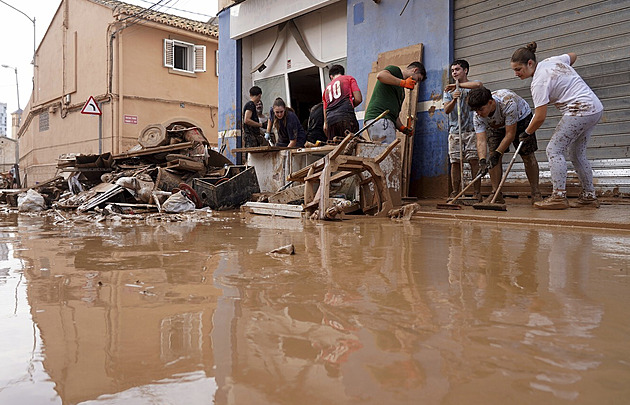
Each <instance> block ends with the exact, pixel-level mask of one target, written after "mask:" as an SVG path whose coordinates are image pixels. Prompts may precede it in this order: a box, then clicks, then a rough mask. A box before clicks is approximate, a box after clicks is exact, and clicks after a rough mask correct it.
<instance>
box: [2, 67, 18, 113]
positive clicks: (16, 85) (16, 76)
mask: <svg viewBox="0 0 630 405" xmlns="http://www.w3.org/2000/svg"><path fill="white" fill-rule="evenodd" d="M2 67H3V68H7V69H13V71H15V88H16V90H17V105H18V110H21V109H22V108H21V107H20V84H19V82H18V72H17V68H16V67H13V66H9V65H2Z"/></svg>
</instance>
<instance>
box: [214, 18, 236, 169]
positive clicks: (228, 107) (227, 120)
mask: <svg viewBox="0 0 630 405" xmlns="http://www.w3.org/2000/svg"><path fill="white" fill-rule="evenodd" d="M240 61H241V54H240V42H239V41H235V40H233V39H230V10H229V9H226V10H223V11H221V12H220V13H219V123H218V124H219V125H218V130H219V148H221V147H222V146H223V144H224V143H227V145H226V151H225V152H223V154H224V155H225V156H227V157H228V159H230V160H231V161H232V162H234V163H237V162H236V156H235V155H234V154H233V153H230V152H229V151H230V150H231V149H234V148H236V147H238V146H240V145H238V143H239V141H240V137H235V136H227V137H226V136H223V137H221V134H222V132H223V133H225V131H234V130H237V129H240V128H241V114H240V113H239V111H240V104H241V101H240V100H241V94H240V91H239V90H240V88H241V86H240V83H241V70H240V66H241V62H240ZM237 83H238V85H237Z"/></svg>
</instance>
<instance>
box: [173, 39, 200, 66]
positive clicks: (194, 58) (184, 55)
mask: <svg viewBox="0 0 630 405" xmlns="http://www.w3.org/2000/svg"><path fill="white" fill-rule="evenodd" d="M164 67H167V68H170V69H173V70H181V71H184V72H190V73H194V72H205V71H206V47H205V45H194V44H190V43H188V42H182V41H177V40H174V39H164Z"/></svg>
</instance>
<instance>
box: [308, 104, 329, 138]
mask: <svg viewBox="0 0 630 405" xmlns="http://www.w3.org/2000/svg"><path fill="white" fill-rule="evenodd" d="M306 140H307V141H309V142H310V143H317V141H320V142H324V143H325V142H327V141H328V138H327V137H326V134H325V133H324V103H318V104H315V105H314V106H313V107H311V110H310V113H309V116H308V128H307V129H306Z"/></svg>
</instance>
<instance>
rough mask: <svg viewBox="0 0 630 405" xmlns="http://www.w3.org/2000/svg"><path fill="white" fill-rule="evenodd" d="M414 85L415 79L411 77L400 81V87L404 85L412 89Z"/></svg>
mask: <svg viewBox="0 0 630 405" xmlns="http://www.w3.org/2000/svg"><path fill="white" fill-rule="evenodd" d="M415 86H416V81H415V80H413V79H412V78H411V77H408V78H406V79H404V80H401V81H400V87H404V88H406V89H412V90H413V88H414V87H415Z"/></svg>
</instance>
